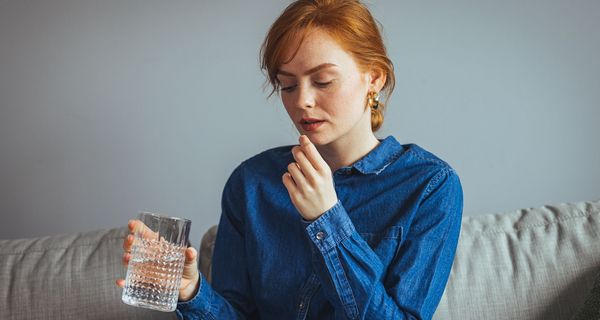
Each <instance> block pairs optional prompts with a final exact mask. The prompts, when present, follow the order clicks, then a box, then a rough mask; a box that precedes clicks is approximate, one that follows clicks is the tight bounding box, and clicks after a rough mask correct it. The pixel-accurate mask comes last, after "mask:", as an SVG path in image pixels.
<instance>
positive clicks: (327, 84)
mask: <svg viewBox="0 0 600 320" xmlns="http://www.w3.org/2000/svg"><path fill="white" fill-rule="evenodd" d="M332 82H333V81H329V82H315V84H316V85H317V86H319V87H320V88H327V86H329V85H330V84H331V83H332Z"/></svg>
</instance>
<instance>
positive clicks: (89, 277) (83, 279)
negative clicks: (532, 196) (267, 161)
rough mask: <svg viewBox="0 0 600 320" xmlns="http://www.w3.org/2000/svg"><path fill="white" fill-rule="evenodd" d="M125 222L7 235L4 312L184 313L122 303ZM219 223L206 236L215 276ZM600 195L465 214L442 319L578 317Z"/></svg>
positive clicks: (2, 261)
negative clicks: (31, 235) (41, 234)
mask: <svg viewBox="0 0 600 320" xmlns="http://www.w3.org/2000/svg"><path fill="white" fill-rule="evenodd" d="M126 232H127V230H126V228H115V229H110V230H100V231H94V232H86V233H78V234H71V235H58V236H51V237H43V238H34V239H19V240H0V319H176V317H175V316H174V313H163V312H159V311H151V310H147V309H142V308H135V307H130V306H128V305H125V304H123V303H122V302H121V289H120V288H118V287H117V286H116V285H115V284H114V281H115V279H116V278H122V277H123V276H124V275H125V269H124V268H123V266H122V264H121V256H122V247H121V244H122V239H123V237H124V236H125V234H126ZM215 234H216V227H213V228H211V229H209V231H208V232H207V233H206V234H205V235H204V237H203V239H202V245H201V248H200V269H201V270H202V272H203V273H204V274H205V275H207V276H208V277H210V256H211V254H212V247H213V246H214V237H215ZM599 240H600V200H599V201H588V202H578V203H570V204H569V203H563V204H557V205H547V206H543V207H540V208H527V209H522V210H518V211H514V212H506V213H498V214H488V215H480V216H465V217H464V218H463V223H462V231H461V236H460V239H459V244H458V249H457V253H456V258H455V260H454V265H453V267H452V271H451V274H450V279H449V281H448V285H447V286H446V291H445V293H444V296H443V297H442V300H441V302H440V305H439V307H438V310H437V312H436V314H435V316H434V319H450V320H453V319H457V320H458V319H460V320H464V319H486V320H494V319H540V320H541V319H544V320H548V319H550V320H552V319H561V320H562V319H569V318H570V317H571V316H573V315H574V314H575V313H576V311H577V310H578V309H580V308H581V307H582V306H583V303H584V301H585V299H586V296H587V295H588V292H589V291H590V289H591V288H592V286H593V283H594V279H595V278H596V275H597V272H598V268H599V267H600V241H599Z"/></svg>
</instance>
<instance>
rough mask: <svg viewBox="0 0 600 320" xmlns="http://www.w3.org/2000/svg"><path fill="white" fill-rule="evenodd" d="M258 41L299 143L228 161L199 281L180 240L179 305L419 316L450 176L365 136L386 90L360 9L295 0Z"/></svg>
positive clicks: (226, 311) (450, 203) (230, 313)
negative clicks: (208, 260) (208, 273)
mask: <svg viewBox="0 0 600 320" xmlns="http://www.w3.org/2000/svg"><path fill="white" fill-rule="evenodd" d="M261 54H262V67H263V69H264V70H265V71H266V74H267V77H268V80H269V82H270V83H271V84H272V86H273V92H272V94H273V93H277V94H279V95H280V97H281V100H282V102H283V105H284V107H285V109H286V111H287V112H288V114H289V116H290V119H291V120H292V122H293V123H294V124H295V125H296V127H297V129H298V131H299V133H300V137H299V143H298V145H294V146H284V147H278V148H274V149H270V150H267V151H264V152H262V153H260V154H258V155H256V156H254V157H252V158H250V159H247V160H245V161H243V162H242V163H241V164H240V165H239V166H238V167H237V168H236V169H235V170H234V171H233V173H232V174H231V176H230V177H229V179H228V181H227V183H226V185H225V188H224V191H223V199H222V215H221V219H220V223H219V229H218V233H217V239H216V244H215V248H214V256H213V261H212V264H213V267H212V272H213V274H212V283H210V284H209V283H208V282H207V281H206V278H205V276H204V275H202V274H200V273H199V272H198V269H197V265H196V255H197V253H196V251H195V250H194V249H193V248H191V247H190V248H188V250H187V252H186V266H185V272H184V279H183V281H182V285H181V289H180V293H179V300H180V302H179V304H178V308H177V314H178V316H179V317H180V318H185V319H430V318H431V317H432V315H433V313H434V311H435V309H436V307H437V305H438V303H439V300H440V298H441V296H442V293H443V291H444V287H445V285H446V282H447V279H448V275H449V272H450V268H451V266H452V261H453V258H454V253H455V249H456V244H457V241H458V236H459V231H460V223H461V215H462V205H463V199H462V188H461V184H460V181H459V178H458V176H457V174H456V172H455V171H454V170H453V169H452V168H451V167H450V166H449V165H448V164H447V163H445V162H444V161H442V160H441V159H439V158H438V157H436V156H435V155H433V154H432V153H430V152H428V151H426V150H424V149H423V148H421V147H419V146H418V145H416V144H400V143H399V142H398V141H397V140H396V139H395V138H394V137H393V136H388V137H387V138H385V139H378V138H377V137H376V136H375V134H374V132H375V131H376V130H377V129H379V127H380V126H381V124H382V122H383V104H382V103H380V102H379V98H378V96H379V94H380V93H384V94H385V96H386V97H389V95H390V94H391V92H392V90H393V87H394V73H393V66H392V63H391V61H390V59H389V58H388V57H387V54H386V50H385V47H384V44H383V41H382V38H381V34H380V31H379V30H378V27H377V24H376V22H375V20H374V19H373V17H372V16H371V14H370V12H369V10H368V9H367V8H366V7H365V6H364V5H363V4H362V3H360V2H359V1H356V0H300V1H295V2H294V3H292V4H291V5H289V6H288V7H287V8H286V9H285V11H284V12H283V13H282V15H281V16H280V17H279V18H278V19H277V20H276V21H275V22H274V24H273V25H272V26H271V29H270V31H269V33H268V35H267V37H266V39H265V41H264V43H263V47H262V50H261ZM135 224H136V222H131V223H130V229H132V230H133V229H134V228H135ZM132 240H133V238H132V237H131V236H128V237H127V238H126V239H125V243H124V247H125V250H126V252H127V251H128V250H129V248H130V247H131V242H132ZM128 259H129V254H128V253H125V256H124V260H125V262H127V261H128ZM118 284H120V285H122V280H119V281H118Z"/></svg>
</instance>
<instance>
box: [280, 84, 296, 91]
mask: <svg viewBox="0 0 600 320" xmlns="http://www.w3.org/2000/svg"><path fill="white" fill-rule="evenodd" d="M294 88H296V86H295V85H293V86H289V87H284V88H281V91H285V92H290V91H292V90H294Z"/></svg>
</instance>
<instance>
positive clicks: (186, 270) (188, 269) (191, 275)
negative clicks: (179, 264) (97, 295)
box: [116, 220, 200, 301]
mask: <svg viewBox="0 0 600 320" xmlns="http://www.w3.org/2000/svg"><path fill="white" fill-rule="evenodd" d="M127 227H128V228H129V234H128V235H127V236H125V239H124V240H123V249H124V250H125V253H123V265H124V266H125V267H127V265H128V264H129V259H131V247H132V245H133V240H134V234H135V230H136V229H137V228H144V229H143V230H142V234H151V233H153V232H152V231H151V230H150V229H148V227H147V226H146V225H145V224H144V223H143V222H142V221H140V220H129V223H127ZM197 256H198V252H197V251H196V249H194V247H188V248H187V249H186V250H185V263H184V266H183V276H182V278H181V285H180V286H179V301H188V300H190V299H192V298H193V297H194V296H195V295H196V293H197V291H198V284H199V283H198V282H199V280H200V273H199V272H198V264H197V262H196V257H197ZM116 282H117V285H118V286H119V287H121V288H123V287H124V286H125V280H124V279H117V281H116Z"/></svg>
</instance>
